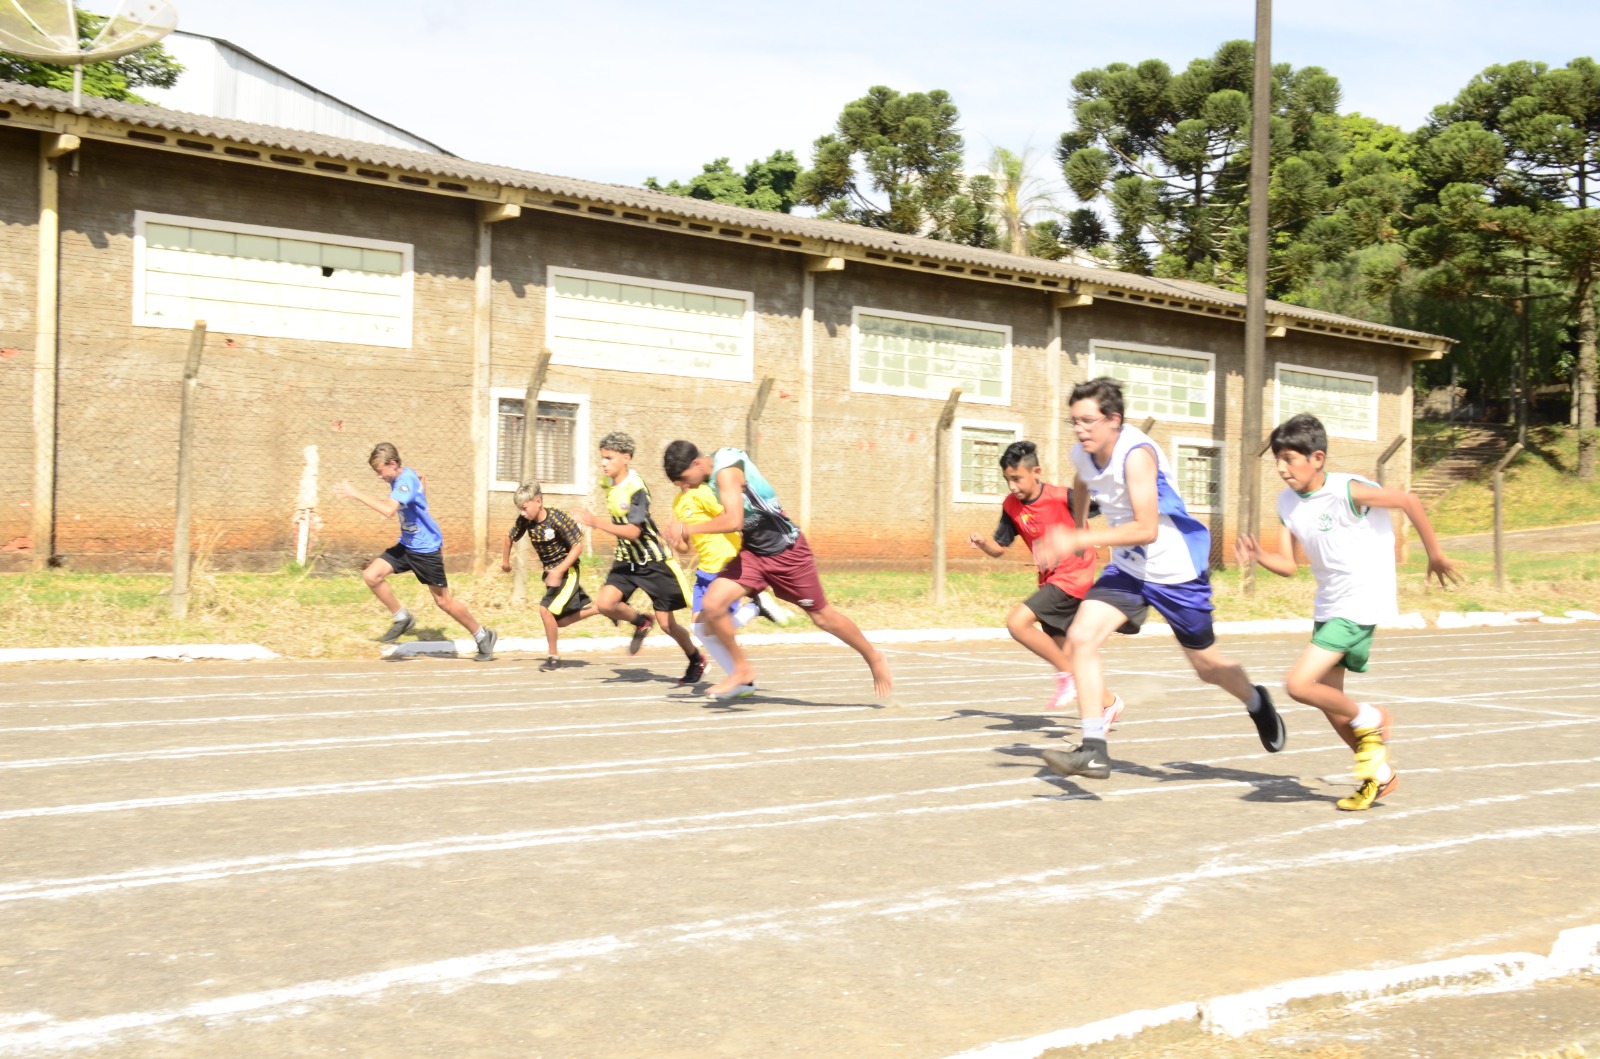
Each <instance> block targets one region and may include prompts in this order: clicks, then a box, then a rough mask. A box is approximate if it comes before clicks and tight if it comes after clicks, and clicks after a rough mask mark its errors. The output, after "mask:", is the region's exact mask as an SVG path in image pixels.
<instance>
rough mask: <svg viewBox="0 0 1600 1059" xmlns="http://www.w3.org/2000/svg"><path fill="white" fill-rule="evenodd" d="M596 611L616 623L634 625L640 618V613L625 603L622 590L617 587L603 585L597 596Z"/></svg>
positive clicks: (595, 601)
mask: <svg viewBox="0 0 1600 1059" xmlns="http://www.w3.org/2000/svg"><path fill="white" fill-rule="evenodd" d="M594 603H595V609H597V610H598V611H599V612H600V613H601V614H604V615H605V616H606V617H608V618H611V619H613V620H615V621H620V622H625V623H627V624H629V625H632V624H633V623H634V621H635V620H636V619H637V618H638V617H639V612H638V611H636V610H634V609H633V608H632V607H630V606H628V604H627V603H625V602H623V599H622V589H620V588H618V587H617V586H616V585H601V586H600V591H599V592H597V593H596V594H595V599H594Z"/></svg>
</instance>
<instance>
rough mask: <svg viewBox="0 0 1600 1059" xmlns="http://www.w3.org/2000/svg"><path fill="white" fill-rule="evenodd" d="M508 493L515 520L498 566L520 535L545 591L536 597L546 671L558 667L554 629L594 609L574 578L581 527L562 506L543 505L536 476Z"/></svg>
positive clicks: (504, 565)
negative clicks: (545, 650)
mask: <svg viewBox="0 0 1600 1059" xmlns="http://www.w3.org/2000/svg"><path fill="white" fill-rule="evenodd" d="M513 499H514V502H515V504H516V505H517V511H518V515H517V521H516V524H515V525H513V526H512V527H511V530H510V532H509V533H507V534H506V546H505V550H504V552H503V553H502V555H501V556H500V569H502V570H505V571H510V569H511V546H512V545H513V544H515V543H516V542H517V541H519V540H521V539H522V538H523V537H524V536H526V537H527V538H528V543H529V544H531V545H533V551H534V554H535V555H537V556H538V557H539V562H540V563H541V564H542V565H543V566H544V584H545V592H544V598H543V599H541V600H540V601H539V618H540V620H542V621H543V622H544V638H545V642H546V644H548V645H549V650H550V654H549V656H548V657H547V658H546V659H545V660H544V665H542V666H540V667H539V668H540V669H542V670H544V671H546V672H548V671H550V670H552V669H559V668H560V667H561V649H560V648H559V647H558V646H557V645H556V639H557V630H558V629H564V628H566V627H567V626H568V625H571V624H573V623H574V622H580V621H582V620H583V619H584V618H590V617H593V616H594V615H596V614H598V613H600V610H599V608H598V607H596V606H595V605H594V603H593V602H592V601H591V600H590V599H589V594H588V593H587V592H585V591H584V590H583V585H582V584H580V583H579V581H578V557H579V556H580V555H582V554H583V530H581V529H579V528H578V524H577V523H576V522H574V521H573V519H572V516H571V515H569V514H567V513H566V512H565V511H562V510H560V509H558V508H553V507H545V506H544V492H543V490H541V489H540V488H539V483H538V482H526V483H524V484H523V485H522V486H520V487H519V488H518V489H517V492H516V496H515V497H514V498H513Z"/></svg>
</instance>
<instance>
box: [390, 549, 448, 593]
mask: <svg viewBox="0 0 1600 1059" xmlns="http://www.w3.org/2000/svg"><path fill="white" fill-rule="evenodd" d="M378 558H380V559H382V560H383V561H384V562H386V563H388V564H389V566H390V567H392V568H393V569H394V572H395V573H397V574H403V573H405V572H406V571H408V570H409V571H411V573H413V574H415V575H416V577H417V580H418V581H421V582H422V583H423V584H425V585H434V586H436V587H438V588H448V587H449V586H450V582H449V581H446V580H445V576H444V553H443V552H414V551H412V550H411V549H410V548H407V547H406V546H405V545H404V544H396V545H395V546H394V547H393V548H390V549H389V550H388V551H386V552H384V553H383V554H382V555H380V556H378Z"/></svg>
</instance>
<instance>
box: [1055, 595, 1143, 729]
mask: <svg viewBox="0 0 1600 1059" xmlns="http://www.w3.org/2000/svg"><path fill="white" fill-rule="evenodd" d="M1127 620H1128V619H1127V617H1126V616H1125V615H1124V614H1123V613H1122V611H1120V610H1118V609H1117V608H1116V607H1113V606H1112V605H1111V604H1109V603H1106V602H1104V601H1102V600H1098V599H1086V600H1084V601H1083V603H1082V605H1080V606H1079V607H1078V614H1077V616H1076V617H1074V618H1073V619H1072V628H1070V629H1068V630H1067V645H1068V646H1069V647H1070V648H1071V649H1072V672H1073V675H1074V676H1075V677H1077V679H1078V716H1080V717H1082V718H1083V719H1084V720H1086V721H1090V720H1094V719H1095V718H1097V717H1102V716H1104V715H1105V708H1106V706H1108V705H1110V703H1111V697H1110V693H1109V692H1108V691H1107V690H1106V677H1105V669H1104V668H1103V667H1102V665H1101V663H1100V648H1101V646H1103V645H1104V644H1105V642H1106V640H1107V639H1109V638H1110V637H1111V634H1112V633H1114V632H1116V631H1117V630H1118V629H1120V628H1122V624H1123V622H1125V621H1127Z"/></svg>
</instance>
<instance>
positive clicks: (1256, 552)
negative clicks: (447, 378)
mask: <svg viewBox="0 0 1600 1059" xmlns="http://www.w3.org/2000/svg"><path fill="white" fill-rule="evenodd" d="M1233 554H1234V557H1235V558H1236V559H1238V560H1239V565H1240V566H1241V567H1245V566H1249V565H1250V564H1251V563H1259V564H1260V565H1261V567H1262V568H1263V569H1265V570H1271V571H1272V572H1273V573H1275V574H1277V575H1278V576H1279V577H1293V576H1294V572H1295V568H1296V567H1297V566H1298V565H1299V564H1297V563H1296V562H1295V561H1294V537H1293V536H1292V535H1291V534H1290V533H1289V527H1288V526H1279V527H1278V550H1277V551H1275V552H1269V551H1267V549H1265V548H1263V547H1262V546H1261V542H1260V541H1259V540H1257V539H1256V538H1255V537H1254V536H1252V535H1251V534H1248V533H1241V534H1239V536H1237V537H1235V538H1234V541H1233Z"/></svg>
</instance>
